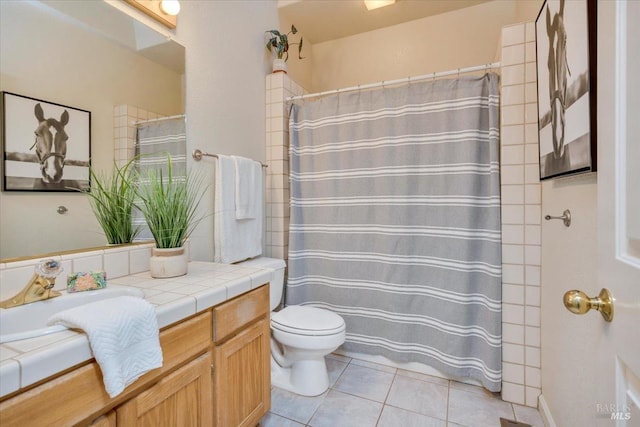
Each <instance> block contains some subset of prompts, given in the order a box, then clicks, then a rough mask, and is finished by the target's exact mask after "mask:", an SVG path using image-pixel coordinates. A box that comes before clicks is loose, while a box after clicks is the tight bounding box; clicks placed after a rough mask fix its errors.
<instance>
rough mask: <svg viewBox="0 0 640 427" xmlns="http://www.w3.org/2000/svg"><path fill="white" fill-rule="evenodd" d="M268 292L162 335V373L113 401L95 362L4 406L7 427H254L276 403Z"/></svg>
mask: <svg viewBox="0 0 640 427" xmlns="http://www.w3.org/2000/svg"><path fill="white" fill-rule="evenodd" d="M269 343H270V330H269V287H268V286H261V287H260V288H257V289H254V290H253V291H251V292H248V293H246V294H243V295H240V296H238V297H236V298H235V299H232V300H230V301H227V302H225V303H223V304H221V305H219V306H216V307H213V308H212V309H209V310H206V311H204V312H201V313H199V314H197V315H195V316H193V317H191V318H189V319H186V320H184V321H181V322H179V323H177V324H174V325H172V326H170V327H168V328H165V329H163V330H162V331H161V332H160V344H161V346H162V352H163V359H164V360H163V366H162V368H159V369H155V370H153V371H151V372H149V373H147V374H145V375H143V376H142V377H140V378H139V379H138V380H137V381H136V382H134V383H133V384H132V385H131V386H129V387H128V388H127V389H126V390H125V391H124V392H123V393H122V394H121V395H119V396H117V397H116V398H114V399H111V398H109V396H108V395H107V393H106V392H105V390H104V385H103V382H102V375H101V372H100V368H99V367H98V364H97V363H96V362H90V363H87V364H85V365H83V366H80V367H78V368H76V369H73V370H71V371H69V372H67V373H63V374H61V375H58V376H57V377H55V378H53V379H50V380H48V381H44V382H42V383H41V384H40V385H37V386H35V387H32V388H31V389H29V390H26V391H23V392H22V393H19V394H17V395H15V396H13V397H9V398H6V399H4V400H2V401H0V425H1V426H2V427H10V426H17V427H28V426H38V427H42V426H55V427H58V426H91V427H116V426H118V427H122V426H125V427H129V426H131V427H133V426H154V427H163V426H167V427H175V426H185V427H210V426H213V425H215V426H217V427H233V426H251V427H253V426H255V425H256V424H258V422H259V421H260V419H261V418H262V417H263V416H264V415H265V414H266V413H267V412H268V411H269V408H270V403H271V401H270V397H271V373H270V349H269Z"/></svg>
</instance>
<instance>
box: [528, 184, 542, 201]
mask: <svg viewBox="0 0 640 427" xmlns="http://www.w3.org/2000/svg"><path fill="white" fill-rule="evenodd" d="M541 201H542V198H541V194H540V184H527V185H525V186H524V202H525V203H526V204H534V205H539V204H540V203H541Z"/></svg>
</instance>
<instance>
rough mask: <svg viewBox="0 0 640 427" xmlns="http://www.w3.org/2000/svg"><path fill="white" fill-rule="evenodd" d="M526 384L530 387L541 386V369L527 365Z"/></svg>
mask: <svg viewBox="0 0 640 427" xmlns="http://www.w3.org/2000/svg"><path fill="white" fill-rule="evenodd" d="M525 377H526V379H525V381H526V382H525V384H526V385H527V386H528V387H534V388H540V387H541V385H540V369H538V368H533V367H529V366H527V367H526V368H525Z"/></svg>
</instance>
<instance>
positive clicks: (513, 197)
mask: <svg viewBox="0 0 640 427" xmlns="http://www.w3.org/2000/svg"><path fill="white" fill-rule="evenodd" d="M500 193H501V199H502V204H503V205H520V204H523V203H524V200H525V197H524V196H525V194H524V193H525V191H524V186H523V185H503V186H501V187H500Z"/></svg>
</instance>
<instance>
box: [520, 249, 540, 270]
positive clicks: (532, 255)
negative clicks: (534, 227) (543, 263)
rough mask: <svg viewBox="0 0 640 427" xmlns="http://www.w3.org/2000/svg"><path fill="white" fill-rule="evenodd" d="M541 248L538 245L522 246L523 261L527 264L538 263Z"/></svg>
mask: <svg viewBox="0 0 640 427" xmlns="http://www.w3.org/2000/svg"><path fill="white" fill-rule="evenodd" d="M540 252H541V250H540V246H539V245H525V246H524V263H525V264H527V265H540V258H541V256H540V255H541V253H540Z"/></svg>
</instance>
